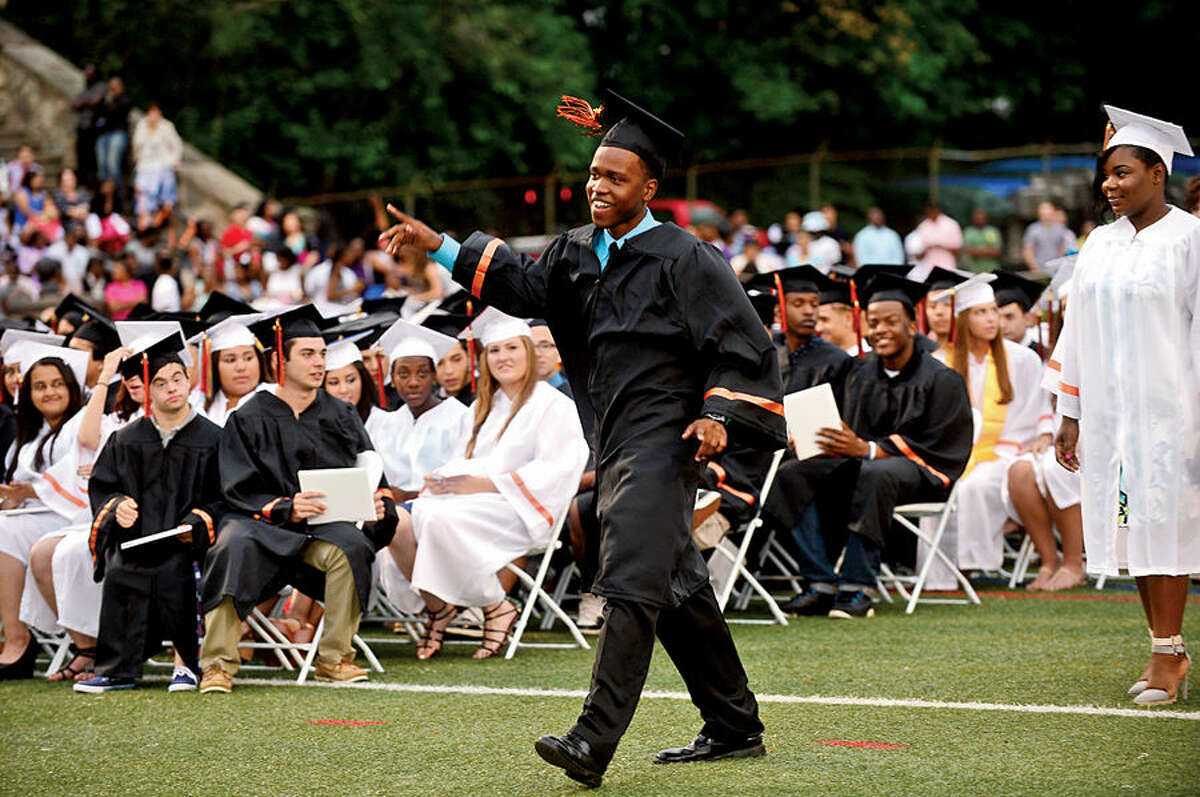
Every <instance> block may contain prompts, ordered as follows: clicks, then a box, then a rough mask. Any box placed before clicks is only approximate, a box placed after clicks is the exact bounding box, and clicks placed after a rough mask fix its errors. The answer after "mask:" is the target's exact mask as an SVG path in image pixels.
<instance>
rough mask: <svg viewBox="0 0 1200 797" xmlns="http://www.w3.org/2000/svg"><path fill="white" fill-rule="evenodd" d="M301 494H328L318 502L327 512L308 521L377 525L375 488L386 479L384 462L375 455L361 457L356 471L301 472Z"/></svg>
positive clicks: (372, 452)
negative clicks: (310, 492)
mask: <svg viewBox="0 0 1200 797" xmlns="http://www.w3.org/2000/svg"><path fill="white" fill-rule="evenodd" d="M296 475H297V476H299V478H300V491H301V492H309V491H310V490H315V491H317V492H322V493H325V497H324V498H319V499H317V500H319V501H320V502H321V503H323V504H325V511H324V512H322V513H321V514H319V515H317V516H316V517H311V518H309V519H308V522H309V523H310V524H314V525H315V524H318V523H359V522H362V523H374V522H375V488H376V486H378V484H379V479H380V477H381V476H382V475H383V460H382V459H379V455H378V454H376V453H375V452H374V451H364V452H362V453H361V454H359V455H358V459H357V461H356V462H355V467H353V468H320V469H316V470H302V471H300V472H299V473H298V474H296Z"/></svg>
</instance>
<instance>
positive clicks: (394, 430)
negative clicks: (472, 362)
mask: <svg viewBox="0 0 1200 797" xmlns="http://www.w3.org/2000/svg"><path fill="white" fill-rule="evenodd" d="M474 417H475V415H474V413H473V412H472V411H471V409H470V408H469V407H467V405H465V404H463V403H462V402H461V401H458V400H456V399H448V400H444V401H442V402H441V403H440V404H438V405H437V406H436V407H434V408H433V409H431V410H426V411H425V412H424V413H422V414H421V417H420V418H417V419H416V420H415V421H414V420H413V416H412V411H411V410H409V408H408V405H405V406H402V407H400V408H399V409H398V410H396V411H395V412H391V413H388V415H387V420H386V421H385V422H384V423H383V424H382V425H381V427H380V428H379V433H378V435H375V434H372V435H371V442H373V443H374V444H375V450H376V451H378V452H379V454H380V456H382V457H383V472H384V473H385V474H386V475H387V480H388V484H390V485H392V486H393V487H398V488H399V489H401V490H420V489H421V487H423V486H424V484H425V474H427V473H433V472H434V471H435V470H437V469H438V468H440V467H442V466H443V465H445V464H446V463H447V462H449V461H450V460H451V459H453V458H454V455H455V453H456V452H457V451H461V450H465V449H466V445H467V440H468V439H469V438H470V436H471V426H472V422H473V419H474ZM367 431H368V432H369V431H370V429H368V430H367Z"/></svg>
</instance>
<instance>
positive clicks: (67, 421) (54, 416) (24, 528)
mask: <svg viewBox="0 0 1200 797" xmlns="http://www.w3.org/2000/svg"><path fill="white" fill-rule="evenodd" d="M89 359H90V357H89V355H88V354H87V353H85V352H76V351H74V350H71V349H65V348H62V347H54V346H47V345H45V344H40V343H23V344H18V345H17V346H16V347H14V350H13V351H11V352H10V355H9V360H10V361H11V362H18V363H20V365H21V369H22V372H23V374H24V378H23V380H22V382H21V388H20V391H19V392H18V394H17V413H16V415H17V437H16V439H15V440H14V441H13V444H12V446H10V447H9V450H8V452H7V454H6V455H5V458H4V474H3V479H2V480H0V481H3V484H0V509H17V508H21V509H33V510H41V511H34V512H33V513H31V514H20V515H6V516H3V517H0V622H2V623H3V624H4V636H5V641H4V651H3V653H0V680H10V679H14V678H30V677H32V676H33V662H34V659H35V658H36V656H37V644H36V643H35V642H34V641H33V636H32V634H31V633H30V631H29V628H28V626H26V625H25V624H24V623H23V622H21V619H20V610H21V596H22V593H23V592H24V589H25V574H26V568H27V566H28V564H29V551H30V550H31V549H32V548H33V545H34V543H36V542H37V541H38V540H39V539H40V538H41V536H42V535H43V534H45V533H46V532H48V531H53V530H54V529H55V528H57V527H59V526H62V525H63V524H64V519H66V522H70V517H69V516H70V515H72V514H74V512H75V511H76V510H78V509H79V508H80V505H81V504H82V505H84V506H86V500H85V499H84V498H83V497H80V496H78V495H76V494H74V492H73V491H72V487H73V485H74V483H73V482H71V483H69V484H66V485H64V484H62V483H61V482H59V481H58V480H56V479H53V478H52V477H51V478H46V477H45V476H44V474H45V473H46V472H47V471H49V470H50V469H51V468H53V466H54V464H55V463H56V462H58V461H59V460H60V459H62V458H64V457H66V456H67V455H68V454H69V453H70V452H71V451H73V450H74V448H75V436H76V434H77V433H78V430H77V426H78V421H76V420H74V418H75V416H77V414H78V412H79V409H80V407H81V406H82V404H83V401H82V388H81V386H82V384H83V381H84V379H85V374H86V372H87V364H88V360H89ZM62 513H66V514H62Z"/></svg>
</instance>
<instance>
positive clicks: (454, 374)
mask: <svg viewBox="0 0 1200 797" xmlns="http://www.w3.org/2000/svg"><path fill="white" fill-rule="evenodd" d="M470 322H471V319H470V317H468V316H465V315H450V314H448V315H432V316H429V317H428V318H426V319H425V320H424V321H422V322H421V326H423V327H427V328H429V329H432V330H433V331H435V332H440V333H442V334H443V335H448V336H450V337H454V338H455V345H454V346H453V347H452V348H451V349H450V350H449V351H447V352H446V353H445V354H444V355H442V359H440V360H438V364H437V381H438V395H440V396H441V397H442V398H453V399H457V400H458V401H459V402H460V403H461V404H463V405H464V406H467V407H469V406H471V402H473V401H475V358H474V356H473V353H472V350H473V348H474V346H475V341H474V340H473V339H472V340H469V341H468V340H461V339H459V338H458V337H457V335H458V333H459V332H461V331H462V330H463V329H465V328H466V326H467V324H469V323H470Z"/></svg>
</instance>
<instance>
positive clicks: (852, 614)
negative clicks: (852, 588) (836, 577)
mask: <svg viewBox="0 0 1200 797" xmlns="http://www.w3.org/2000/svg"><path fill="white" fill-rule="evenodd" d="M829 616H830V617H832V618H833V619H835V620H853V619H855V618H857V617H874V616H875V608H874V607H873V606H872V605H871V596H870V595H868V594H867V591H866V590H862V589H860V590H858V591H857V592H847V591H843V590H838V594H837V599H836V600H834V602H833V608H832V609H830V610H829Z"/></svg>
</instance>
